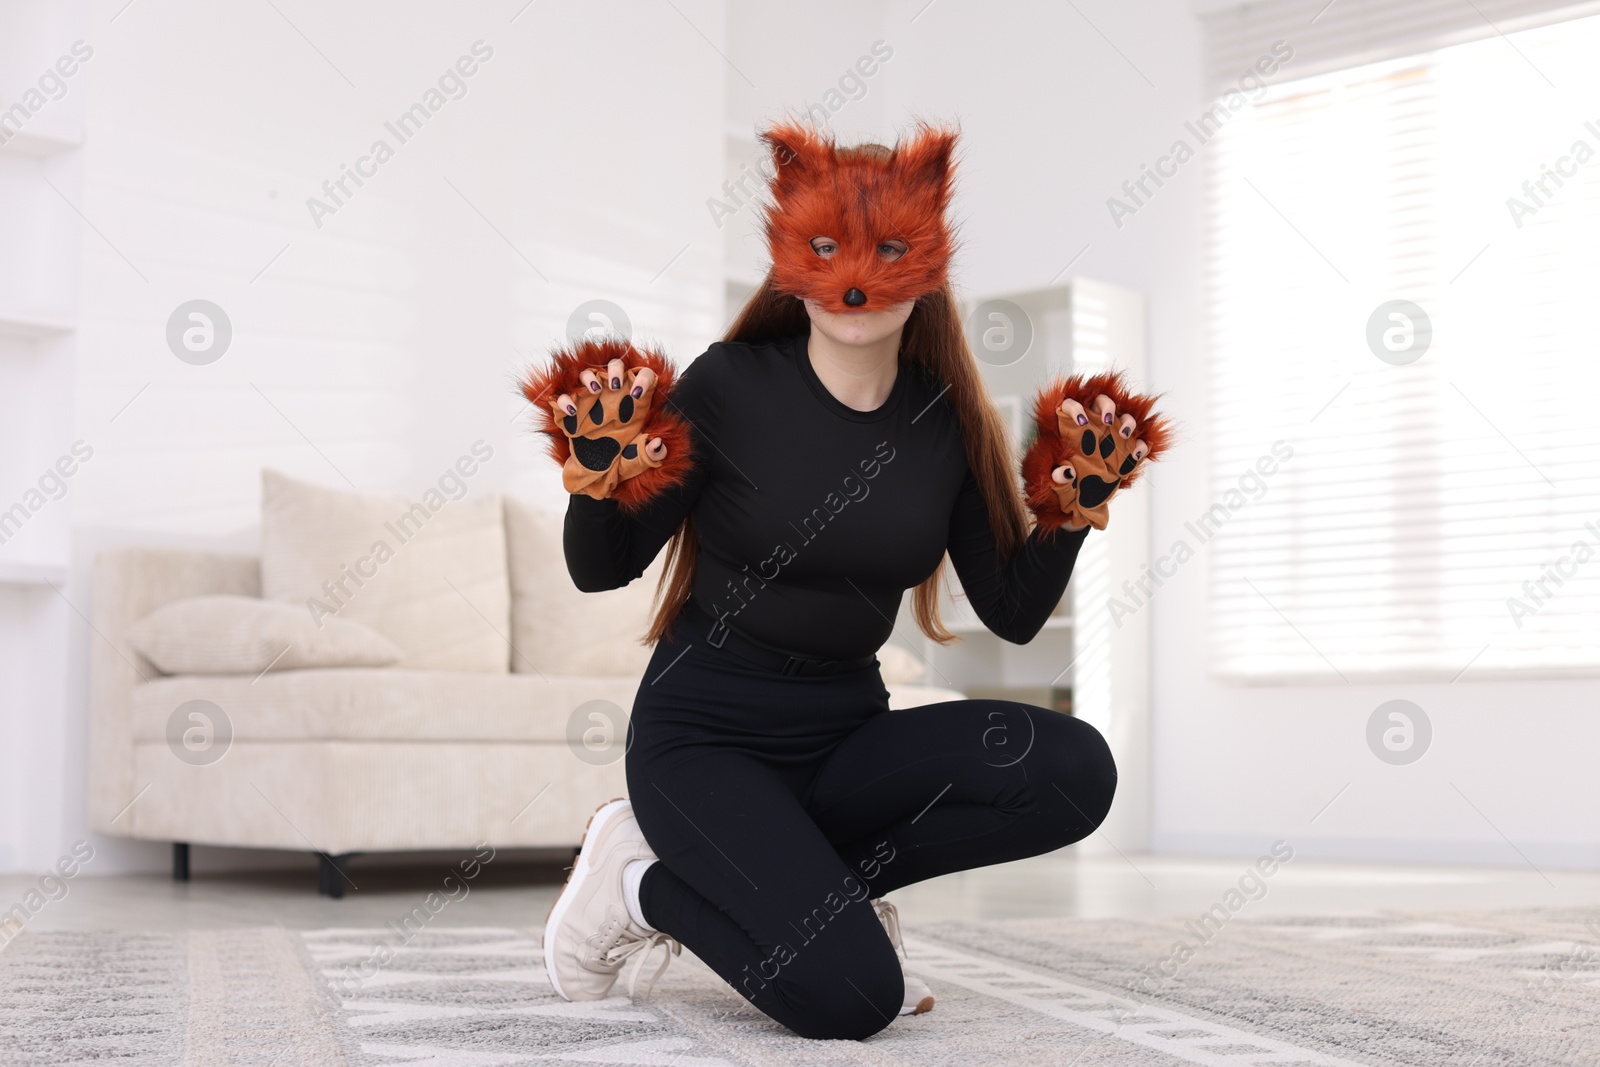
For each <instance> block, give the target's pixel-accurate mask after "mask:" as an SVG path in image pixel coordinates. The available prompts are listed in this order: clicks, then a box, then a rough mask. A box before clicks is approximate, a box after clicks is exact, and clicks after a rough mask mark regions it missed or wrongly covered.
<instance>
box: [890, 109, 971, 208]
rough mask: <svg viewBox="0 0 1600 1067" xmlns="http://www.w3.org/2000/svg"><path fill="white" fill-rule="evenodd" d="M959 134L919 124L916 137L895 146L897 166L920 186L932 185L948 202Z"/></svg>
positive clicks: (958, 132) (955, 131) (913, 135)
mask: <svg viewBox="0 0 1600 1067" xmlns="http://www.w3.org/2000/svg"><path fill="white" fill-rule="evenodd" d="M959 137H960V131H958V130H956V129H955V128H954V127H949V126H935V125H933V124H931V123H920V124H919V125H918V127H917V130H916V132H915V133H913V134H912V135H911V136H910V137H909V138H907V139H905V140H903V141H901V142H900V143H899V144H897V145H896V146H895V150H894V166H895V167H896V169H898V170H899V171H900V172H901V173H902V174H904V175H905V176H906V177H907V178H909V179H911V180H912V181H913V182H916V183H917V184H925V185H930V186H932V187H933V188H934V189H936V190H938V191H939V192H940V193H941V194H942V197H941V198H942V199H943V198H947V197H948V194H949V191H950V183H951V178H952V176H953V173H952V172H953V169H954V165H955V151H956V141H957V139H958V138H959Z"/></svg>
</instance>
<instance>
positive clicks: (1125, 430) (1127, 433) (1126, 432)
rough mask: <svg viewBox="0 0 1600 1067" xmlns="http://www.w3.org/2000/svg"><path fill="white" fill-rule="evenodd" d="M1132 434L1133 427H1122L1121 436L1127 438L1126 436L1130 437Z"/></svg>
mask: <svg viewBox="0 0 1600 1067" xmlns="http://www.w3.org/2000/svg"><path fill="white" fill-rule="evenodd" d="M1132 433H1133V427H1132V426H1124V427H1123V428H1122V436H1124V437H1128V436H1130V435H1132Z"/></svg>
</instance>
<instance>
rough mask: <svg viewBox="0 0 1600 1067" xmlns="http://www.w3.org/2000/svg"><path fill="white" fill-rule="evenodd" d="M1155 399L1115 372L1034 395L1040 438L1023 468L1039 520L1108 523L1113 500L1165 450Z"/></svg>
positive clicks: (1069, 524)
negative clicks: (1132, 387) (1128, 384)
mask: <svg viewBox="0 0 1600 1067" xmlns="http://www.w3.org/2000/svg"><path fill="white" fill-rule="evenodd" d="M1154 404H1155V398H1154V397H1150V396H1142V395H1140V394H1137V393H1133V392H1131V391H1129V390H1128V389H1127V387H1126V385H1125V383H1124V381H1123V379H1122V376H1121V375H1112V374H1102V375H1096V376H1094V377H1092V378H1085V377H1081V376H1080V377H1076V378H1071V379H1067V380H1063V381H1057V382H1056V383H1054V384H1053V385H1052V386H1050V387H1049V388H1046V389H1044V390H1042V391H1041V392H1040V393H1039V395H1038V397H1037V398H1036V399H1035V401H1034V414H1035V423H1036V428H1037V430H1038V437H1037V439H1036V440H1035V441H1034V444H1033V447H1032V448H1031V449H1029V451H1028V455H1027V456H1026V457H1024V460H1023V471H1024V478H1025V479H1026V481H1027V483H1028V503H1029V505H1030V506H1031V507H1032V508H1033V510H1034V514H1035V515H1036V516H1038V518H1039V521H1040V525H1042V526H1046V527H1050V528H1061V527H1065V528H1066V529H1068V530H1074V531H1077V530H1083V529H1086V528H1088V527H1090V526H1093V527H1094V528H1095V529H1097V530H1103V529H1105V528H1106V525H1107V523H1108V522H1109V521H1110V503H1111V500H1112V498H1113V497H1115V496H1116V495H1117V493H1119V492H1120V491H1121V490H1123V489H1125V488H1127V487H1128V486H1129V485H1131V484H1132V483H1133V482H1134V481H1136V480H1137V479H1138V477H1139V475H1140V474H1141V473H1143V465H1144V464H1145V463H1146V461H1148V460H1152V459H1154V458H1156V457H1157V455H1158V454H1159V453H1160V452H1161V451H1162V450H1163V449H1164V448H1165V447H1166V443H1167V438H1168V435H1169V433H1168V429H1167V424H1166V420H1165V419H1163V418H1162V417H1161V416H1160V415H1157V414H1155V413H1154V412H1153V410H1152V408H1153V407H1154ZM1052 503H1053V504H1054V507H1051V506H1050V505H1051V504H1052Z"/></svg>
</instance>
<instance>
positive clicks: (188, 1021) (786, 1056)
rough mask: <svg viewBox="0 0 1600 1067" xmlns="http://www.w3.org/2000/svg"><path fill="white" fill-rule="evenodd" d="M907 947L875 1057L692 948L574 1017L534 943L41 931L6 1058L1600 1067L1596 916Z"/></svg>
mask: <svg viewBox="0 0 1600 1067" xmlns="http://www.w3.org/2000/svg"><path fill="white" fill-rule="evenodd" d="M1208 933H1209V935H1210V936H1209V937H1208V936H1207V934H1208ZM906 943H907V948H908V950H909V953H910V956H911V963H910V969H911V970H912V971H914V972H916V973H918V974H920V975H922V976H923V977H924V978H925V979H926V980H927V981H928V983H929V985H931V986H932V987H933V990H934V993H935V994H936V996H937V997H938V1007H937V1008H936V1009H935V1010H934V1011H933V1013H932V1014H929V1015H924V1016H918V1017H915V1018H902V1019H899V1020H896V1022H895V1023H894V1024H893V1025H892V1026H890V1027H889V1028H888V1029H886V1030H885V1031H883V1032H882V1033H880V1034H878V1035H877V1036H875V1037H874V1038H872V1039H871V1040H868V1041H864V1042H810V1041H803V1040H801V1039H799V1038H796V1037H794V1036H793V1035H791V1034H790V1033H789V1032H788V1031H786V1030H784V1029H783V1028H782V1027H780V1026H778V1025H777V1024H775V1023H773V1022H771V1021H770V1020H768V1019H767V1018H766V1017H765V1016H763V1015H761V1014H760V1013H758V1012H756V1011H755V1010H754V1009H752V1008H751V1007H750V1006H749V1005H747V1004H746V1003H745V1002H744V1001H743V1000H742V999H740V998H739V997H738V996H736V995H735V994H734V993H733V992H732V991H731V990H730V989H728V988H727V987H725V986H723V985H722V984H721V982H720V981H718V979H717V978H716V976H715V975H713V974H712V973H711V972H710V971H708V970H707V969H706V968H705V967H704V966H702V965H701V964H700V963H699V962H698V961H696V960H694V959H693V958H692V957H691V956H690V955H689V954H688V953H687V952H686V953H685V954H684V956H683V957H682V958H681V959H678V960H675V961H674V962H673V964H672V966H671V967H670V968H669V969H668V971H667V973H666V976H665V977H663V978H662V979H661V981H660V982H659V983H658V984H657V985H656V988H655V992H654V994H653V995H652V996H651V997H649V998H648V999H644V998H641V999H639V1000H637V1001H629V1000H628V999H627V998H626V997H622V996H618V997H614V998H612V999H610V1000H606V1001H602V1002H599V1003H593V1004H567V1003H565V1002H563V1001H561V1000H560V999H558V998H557V997H556V996H555V995H554V994H553V993H552V991H551V990H550V987H549V985H548V983H547V982H546V979H545V976H544V968H543V965H542V963H541V961H540V958H539V948H538V945H539V937H538V930H537V929H512V928H501V927H477V928H454V929H422V930H420V931H416V932H413V933H411V934H410V935H402V934H401V933H400V932H397V930H395V929H393V928H391V929H329V930H312V931H290V930H284V929H282V928H279V927H259V928H242V929H231V930H222V931H203V932H194V933H187V934H182V933H180V934H147V935H129V934H115V933H58V932H47V933H34V932H28V933H24V934H23V935H21V936H20V937H18V938H17V939H16V940H15V941H14V942H12V943H11V944H10V945H9V947H7V948H6V949H5V950H4V951H3V952H0V1063H4V1064H67V1063H88V1062H101V1061H115V1062H116V1063H118V1064H126V1065H129V1067H134V1065H139V1067H142V1065H146V1064H197V1065H198V1064H204V1065H211V1064H217V1065H241V1064H252V1065H254V1064H262V1065H265V1064H277V1065H283V1067H321V1065H324V1064H360V1065H378V1064H404V1065H412V1067H500V1065H508V1067H509V1065H522V1064H542V1063H580V1064H654V1065H660V1067H732V1065H768V1064H772V1065H789V1064H806V1065H810V1064H817V1065H830V1067H831V1065H839V1067H843V1065H856V1064H870V1065H875V1067H891V1065H893V1067H898V1065H905V1067H936V1065H944V1064H962V1065H977V1064H1001V1063H1015V1062H1019V1061H1025V1062H1029V1063H1049V1064H1062V1065H1073V1067H1097V1065H1111V1064H1115V1065H1128V1067H1131V1065H1157V1067H1165V1065H1169V1064H1171V1065H1177V1064H1214V1065H1228V1067H1245V1065H1266V1064H1305V1065H1308V1067H1310V1065H1321V1067H1345V1065H1357V1064H1359V1065H1367V1067H1371V1065H1379V1064H1404V1065H1407V1067H1413V1065H1415V1067H1433V1065H1451V1067H1499V1065H1515V1067H1546V1065H1550V1064H1595V1063H1600V909H1586V910H1581V911H1580V910H1538V911H1518V912H1495V913H1473V914H1459V915H1443V914H1435V915H1426V916H1423V915H1400V914H1385V915H1382V916H1376V917H1362V918H1341V919H1328V918H1321V919H1319V918H1306V919H1271V920H1263V921H1255V922H1248V921H1245V920H1243V919H1242V918H1241V919H1239V920H1236V921H1234V922H1231V923H1229V924H1228V925H1227V926H1226V928H1224V929H1222V930H1220V931H1204V930H1199V929H1197V928H1196V927H1195V926H1194V925H1193V923H1192V922H1189V923H1186V922H1185V921H1184V920H1182V919H1172V920H1129V919H1119V920H1107V921H1094V922H1090V921H1075V920H1018V921H1011V922H985V923H940V924H934V925H927V926H921V927H916V928H908V929H907V937H906ZM652 967H653V964H652Z"/></svg>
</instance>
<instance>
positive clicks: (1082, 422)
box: [1078, 415, 1089, 426]
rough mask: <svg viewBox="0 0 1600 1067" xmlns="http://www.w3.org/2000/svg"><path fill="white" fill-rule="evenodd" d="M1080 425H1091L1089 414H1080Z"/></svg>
mask: <svg viewBox="0 0 1600 1067" xmlns="http://www.w3.org/2000/svg"><path fill="white" fill-rule="evenodd" d="M1078 425H1079V426H1087V425H1089V418H1088V416H1087V415H1079V416H1078Z"/></svg>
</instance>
